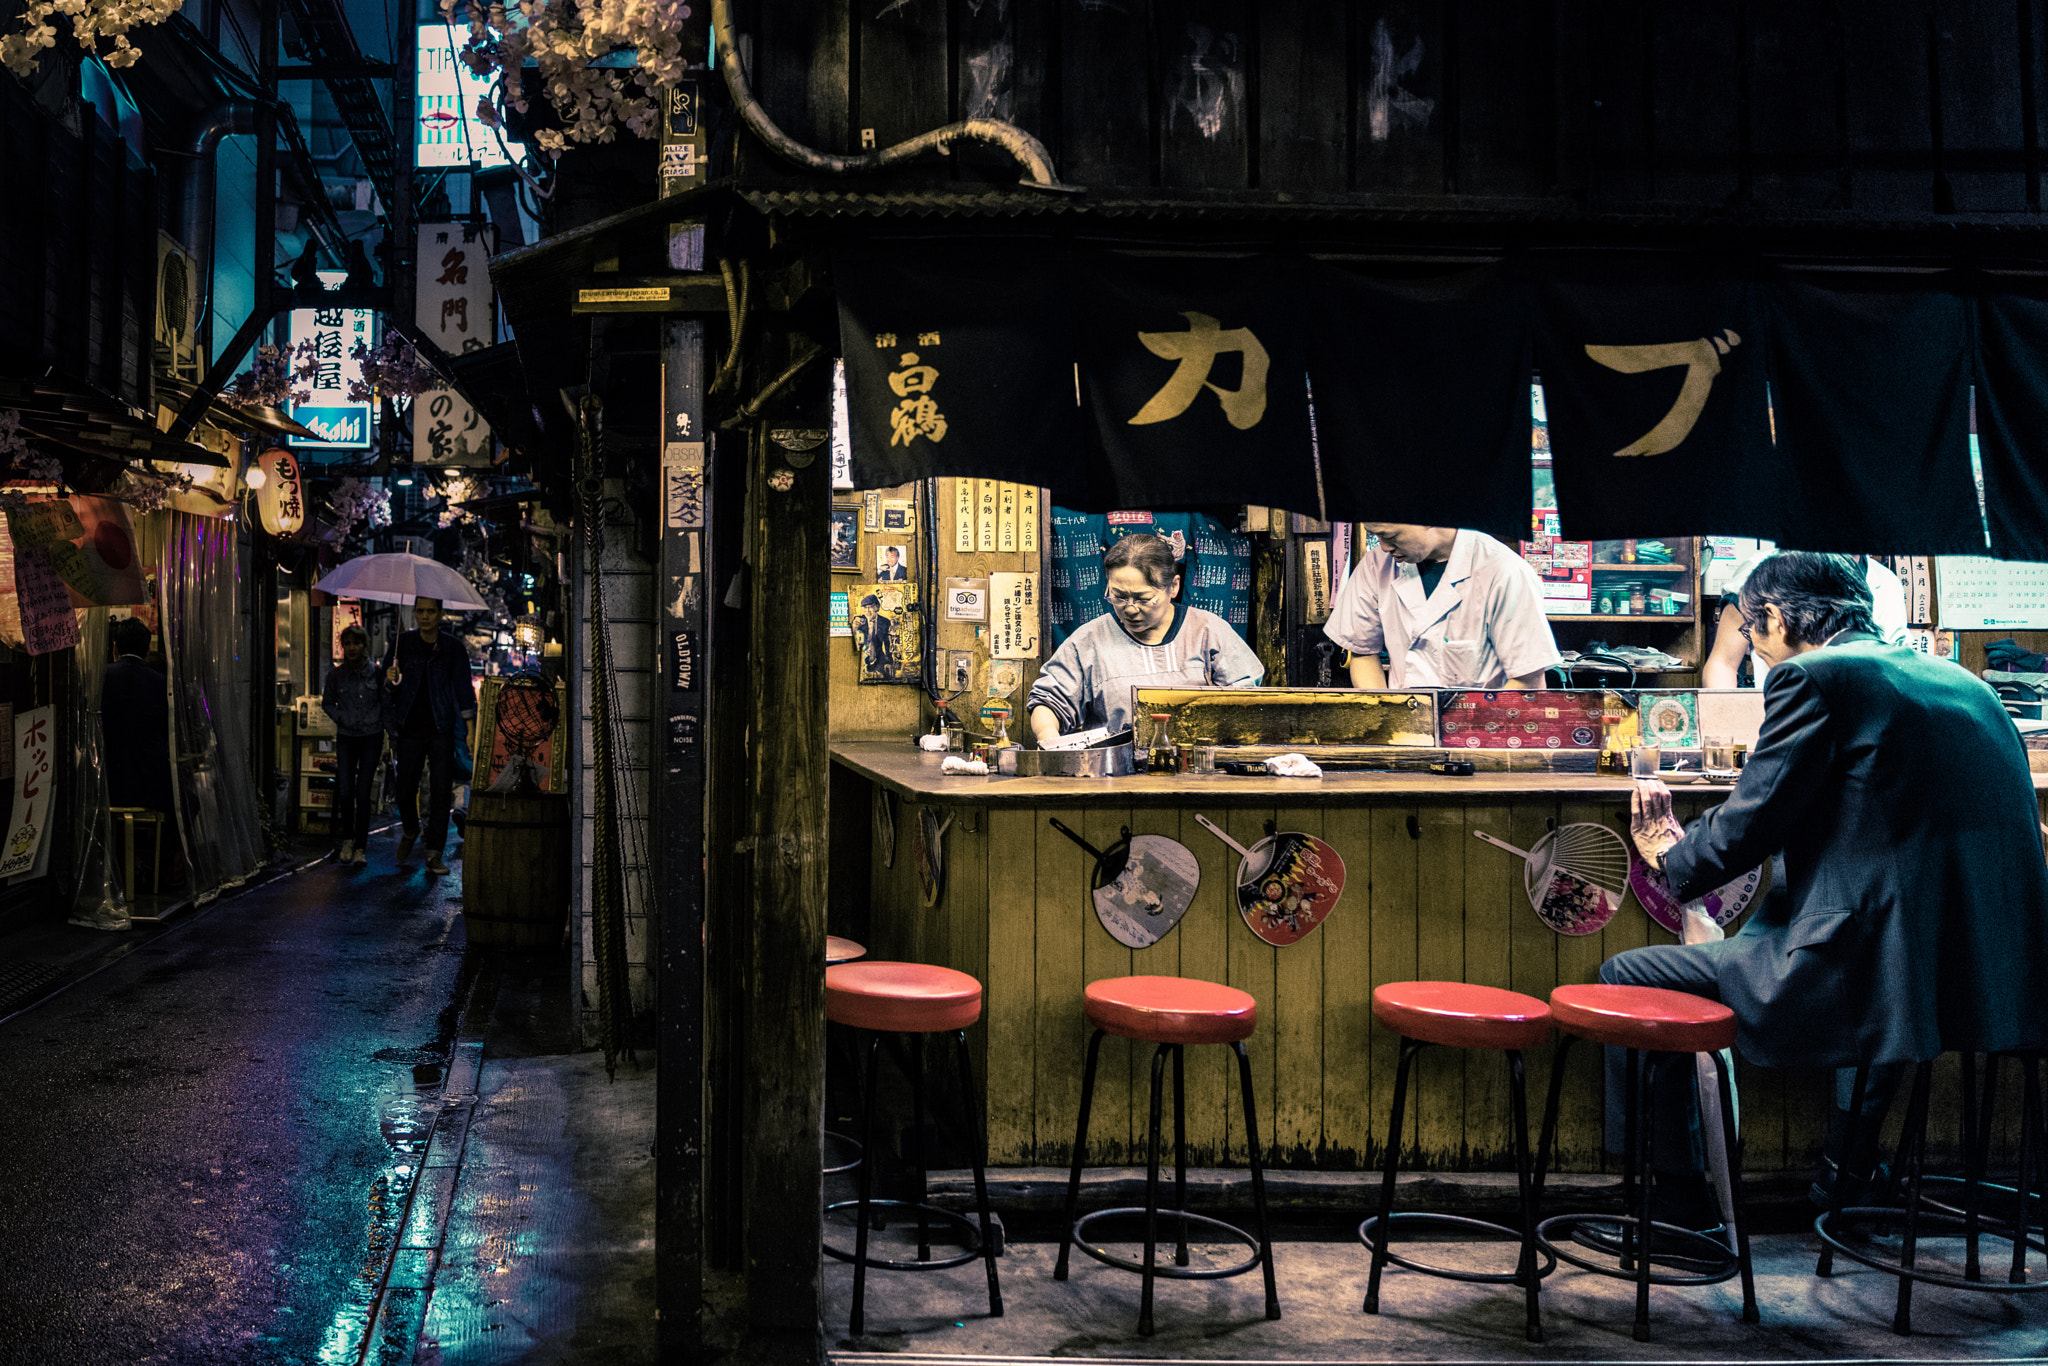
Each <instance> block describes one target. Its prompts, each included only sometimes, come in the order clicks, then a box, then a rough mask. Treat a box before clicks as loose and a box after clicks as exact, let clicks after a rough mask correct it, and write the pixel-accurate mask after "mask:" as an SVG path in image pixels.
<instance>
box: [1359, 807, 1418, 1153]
mask: <svg viewBox="0 0 2048 1366" xmlns="http://www.w3.org/2000/svg"><path fill="white" fill-rule="evenodd" d="M1366 819H1367V821H1368V823H1369V824H1370V826H1371V828H1372V864H1371V869H1372V876H1371V882H1370V890H1371V893H1372V899H1371V902H1370V903H1369V904H1370V908H1371V918H1372V926H1371V931H1370V935H1371V949H1372V956H1371V960H1370V961H1371V974H1372V985H1373V986H1375V987H1378V986H1381V985H1382V984H1384V983H1387V982H1411V981H1414V980H1415V979H1416V977H1417V973H1416V970H1415V963H1416V951H1415V941H1416V934H1417V914H1418V905H1419V900H1420V890H1421V873H1420V865H1421V861H1422V855H1421V845H1422V841H1421V830H1422V826H1421V813H1420V811H1419V810H1417V809H1416V808H1414V807H1403V806H1374V807H1369V808H1367V810H1366ZM1400 1056H1401V1043H1400V1040H1399V1038H1398V1037H1396V1036H1395V1035H1394V1034H1393V1033H1391V1032H1389V1031H1388V1030H1385V1029H1382V1028H1380V1027H1379V1026H1378V1025H1377V1024H1375V1025H1374V1027H1373V1031H1372V1073H1371V1076H1370V1079H1369V1081H1370V1086H1371V1097H1372V1100H1371V1104H1370V1105H1369V1106H1368V1107H1367V1110H1366V1113H1367V1114H1368V1115H1370V1116H1371V1117H1372V1119H1373V1128H1372V1131H1371V1132H1372V1133H1373V1134H1375V1135H1384V1134H1385V1133H1386V1132H1387V1128H1386V1126H1387V1125H1388V1123H1389V1122H1390V1120H1391V1116H1392V1114H1393V1106H1394V1078H1395V1071H1396V1069H1397V1067H1398V1065H1399V1062H1400ZM1411 1100H1412V1097H1411ZM1416 1114H1417V1107H1415V1106H1414V1105H1412V1104H1411V1105H1410V1107H1409V1109H1408V1111H1407V1115H1408V1118H1407V1123H1406V1124H1404V1125H1403V1126H1402V1132H1401V1133H1399V1134H1397V1135H1395V1138H1394V1143H1395V1145H1396V1146H1397V1147H1399V1148H1400V1149H1401V1150H1402V1154H1401V1155H1402V1157H1403V1159H1404V1160H1405V1159H1406V1158H1407V1157H1408V1156H1409V1155H1410V1152H1411V1151H1412V1149H1413V1147H1414V1138H1413V1135H1414V1134H1415V1132H1416V1129H1417V1120H1416ZM1383 1141H1384V1140H1382V1139H1378V1138H1376V1139H1375V1140H1374V1141H1373V1144H1370V1145H1368V1148H1367V1150H1368V1151H1369V1154H1370V1160H1371V1161H1373V1162H1374V1163H1380V1162H1384V1161H1385V1160H1386V1154H1385V1153H1384V1152H1382V1151H1380V1147H1379V1146H1378V1145H1380V1144H1382V1143H1383Z"/></svg>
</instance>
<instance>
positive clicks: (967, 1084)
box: [953, 1029, 1003, 1319]
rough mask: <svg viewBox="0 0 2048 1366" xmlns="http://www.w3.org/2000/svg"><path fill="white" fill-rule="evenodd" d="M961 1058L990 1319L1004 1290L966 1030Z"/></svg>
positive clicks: (998, 1312)
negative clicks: (998, 1268)
mask: <svg viewBox="0 0 2048 1366" xmlns="http://www.w3.org/2000/svg"><path fill="white" fill-rule="evenodd" d="M953 1040H954V1044H955V1047H956V1048H957V1050H958V1052H959V1057H960V1094H961V1095H962V1096H963V1097H964V1098H965V1100H966V1108H967V1147H968V1151H969V1152H971V1153H973V1155H974V1203H975V1206H976V1207H977V1208H978V1209H979V1210H980V1211H981V1253H982V1261H983V1262H985V1263H986V1264H987V1266H988V1312H989V1317H990V1318H997V1319H999V1318H1001V1317H1002V1316H1003V1288H1002V1286H1001V1285H1000V1284H999V1283H998V1282H997V1280H996V1232H995V1229H994V1228H993V1227H991V1226H990V1224H989V1218H988V1171H987V1169H986V1167H985V1166H984V1165H983V1158H982V1153H981V1122H980V1121H979V1120H978V1119H976V1118H975V1114H974V1058H973V1056H972V1055H971V1054H970V1053H968V1051H967V1031H966V1030H964V1029H963V1030H960V1031H958V1032H957V1033H955V1034H954V1035H953Z"/></svg>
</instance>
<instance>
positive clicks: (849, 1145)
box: [818, 1129, 873, 1204]
mask: <svg viewBox="0 0 2048 1366" xmlns="http://www.w3.org/2000/svg"><path fill="white" fill-rule="evenodd" d="M824 1137H825V1142H824V1147H825V1149H826V1150H827V1151H828V1152H829V1151H831V1150H832V1149H833V1148H835V1147H836V1148H837V1149H838V1150H839V1152H840V1153H842V1154H844V1153H851V1154H852V1156H851V1157H850V1158H849V1159H848V1160H846V1161H844V1162H841V1163H838V1164H836V1165H834V1166H830V1167H821V1168H819V1170H818V1175H820V1176H843V1175H845V1174H846V1173H847V1172H850V1171H857V1170H859V1168H860V1160H861V1156H862V1152H861V1146H860V1140H859V1139H857V1138H852V1137H850V1136H848V1135H846V1134H840V1133H834V1132H833V1131H832V1130H830V1129H827V1130H825V1131H824ZM869 1203H871V1204H872V1203H873V1202H872V1201H870V1202H869Z"/></svg>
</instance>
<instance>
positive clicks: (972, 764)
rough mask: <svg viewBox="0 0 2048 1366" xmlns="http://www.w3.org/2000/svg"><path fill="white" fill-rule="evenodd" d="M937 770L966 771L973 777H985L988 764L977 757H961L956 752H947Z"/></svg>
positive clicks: (946, 771)
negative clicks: (944, 759)
mask: <svg viewBox="0 0 2048 1366" xmlns="http://www.w3.org/2000/svg"><path fill="white" fill-rule="evenodd" d="M939 772H941V773H966V774H971V775H973V776H975V777H980V778H986V777H987V776H988V765H987V764H985V763H983V762H982V761H981V760H979V759H963V758H961V757H960V756H959V755H957V754H948V755H947V756H946V761H945V762H944V763H942V764H940V765H939Z"/></svg>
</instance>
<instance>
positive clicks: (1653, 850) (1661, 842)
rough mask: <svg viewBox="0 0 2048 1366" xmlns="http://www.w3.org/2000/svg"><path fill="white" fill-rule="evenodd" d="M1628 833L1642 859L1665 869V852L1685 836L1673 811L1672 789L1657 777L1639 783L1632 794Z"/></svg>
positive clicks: (1629, 802)
mask: <svg viewBox="0 0 2048 1366" xmlns="http://www.w3.org/2000/svg"><path fill="white" fill-rule="evenodd" d="M1628 807H1629V822H1628V832H1629V834H1630V835H1631V836H1632V837H1633V838H1634V839H1635V842H1636V852H1637V853H1638V854H1640V855H1642V858H1643V862H1645V863H1647V864H1649V865H1650V866H1651V867H1652V868H1654V869H1656V870H1657V871H1658V872H1660V873H1661V872H1663V871H1664V855H1665V854H1667V853H1669V852H1670V851H1671V846H1672V845H1674V844H1676V843H1678V842H1679V841H1680V840H1682V839H1684V838H1685V827H1684V826H1682V825H1680V824H1679V823H1678V818H1677V817H1676V816H1674V815H1672V814H1671V789H1670V788H1668V787H1666V786H1664V784H1663V783H1661V782H1659V781H1657V780H1656V779H1655V778H1644V779H1642V780H1640V781H1638V782H1637V783H1636V790H1635V791H1634V792H1633V793H1631V794H1630V796H1629V801H1628Z"/></svg>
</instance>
